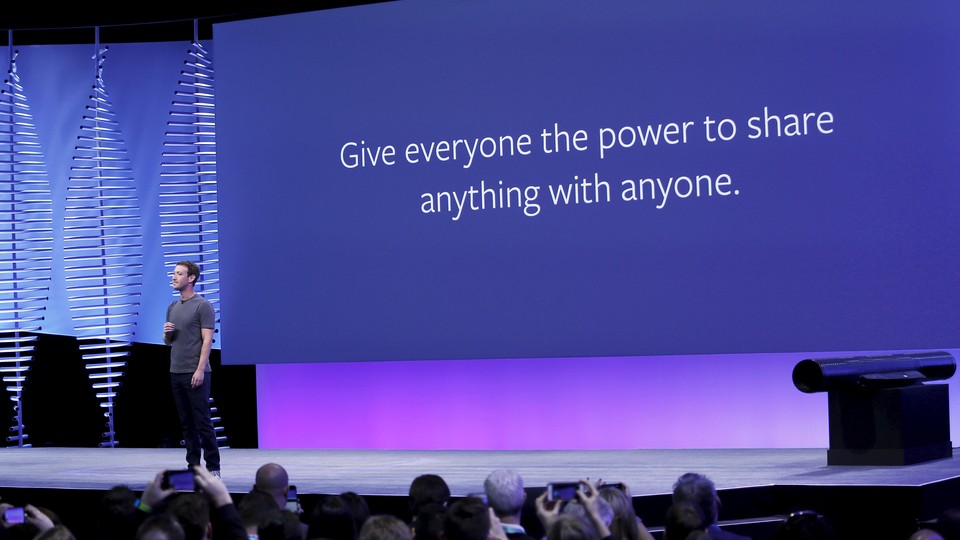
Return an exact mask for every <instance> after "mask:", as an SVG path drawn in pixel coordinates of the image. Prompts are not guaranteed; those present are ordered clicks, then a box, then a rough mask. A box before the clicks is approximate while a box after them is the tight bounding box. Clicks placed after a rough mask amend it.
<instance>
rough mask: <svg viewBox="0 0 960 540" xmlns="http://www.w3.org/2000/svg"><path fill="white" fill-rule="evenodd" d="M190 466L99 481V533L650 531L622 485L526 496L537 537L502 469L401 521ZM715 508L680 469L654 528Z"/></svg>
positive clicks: (620, 536)
mask: <svg viewBox="0 0 960 540" xmlns="http://www.w3.org/2000/svg"><path fill="white" fill-rule="evenodd" d="M187 476H188V477H187V478H186V481H187V485H181V484H178V483H177V482H173V485H171V479H170V478H169V471H160V472H159V473H157V475H156V477H155V478H154V479H153V480H152V481H151V482H150V483H148V485H147V487H146V488H145V489H144V490H143V491H142V492H141V493H136V492H135V491H134V490H132V489H130V488H129V487H127V486H124V485H118V486H115V487H113V488H112V489H110V490H109V491H107V492H106V493H105V494H104V495H103V497H102V499H101V500H100V501H99V505H98V511H97V514H96V517H95V518H92V519H95V520H96V535H95V536H96V540H205V539H211V540H317V539H319V540H655V536H654V535H653V534H652V533H651V532H650V531H649V530H648V529H647V528H646V526H644V524H643V521H642V520H641V519H640V518H639V517H638V516H637V514H636V513H635V511H634V507H633V500H632V498H631V495H630V491H629V487H628V486H626V485H624V484H622V483H616V484H610V483H605V482H603V481H596V482H592V481H589V480H586V479H585V480H582V481H580V482H577V483H573V484H572V485H551V486H548V489H547V490H545V491H544V492H543V493H542V494H541V495H540V496H538V497H537V499H536V501H535V504H534V507H535V508H536V515H537V519H538V521H539V523H540V524H541V525H542V531H543V533H544V534H543V536H542V537H539V536H540V535H539V534H538V537H537V538H535V537H533V536H531V535H530V534H528V533H527V531H526V530H525V529H524V526H523V525H522V520H521V518H522V517H523V516H522V513H523V511H524V507H525V502H526V492H525V491H524V484H523V479H522V478H521V477H520V475H519V474H517V473H516V472H515V471H512V470H509V469H499V470H495V471H493V472H491V473H490V474H489V476H488V477H487V478H486V480H485V481H484V492H483V493H476V494H471V495H468V496H466V497H462V498H456V499H454V498H452V497H451V494H450V489H449V487H448V485H447V484H446V482H445V481H444V480H443V478H441V477H440V476H438V475H435V474H423V475H420V476H418V477H417V478H415V479H414V480H413V482H412V483H411V484H410V490H409V497H408V503H409V510H410V516H412V519H411V520H409V521H407V520H405V519H401V518H400V517H398V516H395V515H390V514H374V515H371V513H370V510H369V507H368V505H367V502H366V500H365V499H364V498H363V496H361V495H359V494H357V493H353V492H345V493H341V494H338V495H327V496H323V497H322V498H321V499H320V501H319V502H318V503H317V504H316V506H315V507H314V508H312V509H308V511H305V510H304V509H303V508H302V507H301V506H300V505H299V502H298V500H297V499H296V497H295V496H294V495H293V493H292V492H291V488H290V479H289V476H288V474H287V471H286V470H285V469H284V468H283V467H282V466H281V465H279V464H276V463H267V464H264V465H263V466H261V467H260V468H259V469H258V470H257V473H256V477H255V478H254V479H253V480H254V481H253V484H252V488H251V490H250V491H249V492H247V493H245V494H243V495H242V496H241V497H238V498H237V499H238V501H239V502H235V501H234V498H233V497H232V496H231V494H230V493H229V492H228V490H227V488H226V486H225V485H224V484H223V482H222V481H221V480H220V478H219V477H217V476H214V475H212V474H210V473H209V472H208V471H207V470H206V469H204V468H202V467H197V468H194V470H193V471H192V475H191V474H189V473H188V475H187ZM189 476H192V478H189ZM178 486H179V487H178ZM719 508H720V499H719V497H718V496H717V491H716V488H715V486H714V484H713V482H712V481H711V480H710V479H709V478H707V477H706V476H704V475H701V474H697V473H688V474H685V475H683V476H681V477H680V478H678V479H677V481H676V483H675V484H674V486H673V498H672V504H671V506H670V507H669V509H668V510H667V512H666V515H665V516H664V528H663V530H662V532H661V531H658V535H659V537H660V538H662V539H663V540H702V539H715V540H749V538H748V537H745V536H742V535H738V534H735V533H733V532H731V531H727V530H723V529H722V528H721V527H720V526H719V525H718V514H719ZM0 510H2V512H3V513H2V515H0V520H2V521H0V524H2V527H0V540H76V537H75V536H74V534H73V532H72V531H71V530H70V529H69V528H68V527H67V526H65V525H64V524H63V523H61V521H60V519H59V518H58V516H57V514H56V512H55V511H54V510H52V509H49V508H42V507H40V508H38V507H36V506H33V505H30V504H26V505H24V506H23V507H15V506H13V505H11V504H9V503H7V502H5V501H2V500H0ZM774 537H775V538H776V539H777V540H801V539H802V540H835V538H836V536H835V535H834V532H833V530H832V528H831V525H830V522H829V521H828V520H827V519H825V518H824V517H823V516H821V515H819V514H817V513H816V512H813V511H805V512H796V513H793V514H791V515H790V516H789V517H787V518H786V519H784V520H783V522H782V523H780V524H779V526H778V527H777V530H776V532H775V535H774ZM938 539H946V540H953V539H960V511H956V512H945V513H944V515H943V516H941V518H940V519H939V520H938V521H937V522H936V523H932V524H930V525H929V526H928V527H924V528H920V529H918V530H917V532H916V533H914V534H913V535H912V536H911V537H910V539H909V540H938ZM79 540H87V539H84V538H81V539H79ZM91 540H93V539H91Z"/></svg>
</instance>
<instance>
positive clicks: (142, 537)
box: [136, 514, 186, 540]
mask: <svg viewBox="0 0 960 540" xmlns="http://www.w3.org/2000/svg"><path fill="white" fill-rule="evenodd" d="M136 540H186V535H185V533H184V532H183V527H182V526H181V525H180V522H179V521H177V519H176V518H175V517H173V516H172V515H170V514H153V515H151V516H149V517H148V518H147V519H146V520H144V522H143V523H142V524H140V527H139V528H138V529H137V535H136Z"/></svg>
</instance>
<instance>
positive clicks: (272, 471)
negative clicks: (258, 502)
mask: <svg viewBox="0 0 960 540" xmlns="http://www.w3.org/2000/svg"><path fill="white" fill-rule="evenodd" d="M253 489H257V490H260V491H263V492H265V493H269V494H270V495H272V496H273V498H274V500H275V501H276V502H277V508H283V507H285V506H286V504H287V493H288V492H289V490H290V476H289V475H288V474H287V470H286V469H284V468H283V466H282V465H280V464H277V463H264V464H263V465H261V466H260V468H258V469H257V472H256V474H255V476H254V479H253Z"/></svg>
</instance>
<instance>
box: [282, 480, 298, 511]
mask: <svg viewBox="0 0 960 540" xmlns="http://www.w3.org/2000/svg"><path fill="white" fill-rule="evenodd" d="M284 508H285V509H286V510H289V511H291V512H296V513H298V514H299V513H300V499H299V498H298V497H297V486H290V487H289V488H287V504H286V505H285V506H284Z"/></svg>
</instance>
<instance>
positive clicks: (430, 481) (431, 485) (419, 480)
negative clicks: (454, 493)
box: [409, 474, 450, 518]
mask: <svg viewBox="0 0 960 540" xmlns="http://www.w3.org/2000/svg"><path fill="white" fill-rule="evenodd" d="M449 501H450V487H449V486H448V485H447V482H446V481H445V480H444V479H443V478H441V477H440V476H438V475H436V474H421V475H420V476H418V477H416V478H414V479H413V482H411V483H410V492H409V502H410V515H411V517H414V518H415V517H417V514H419V513H420V512H436V511H438V510H441V509H443V508H445V507H446V506H447V502H449Z"/></svg>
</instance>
